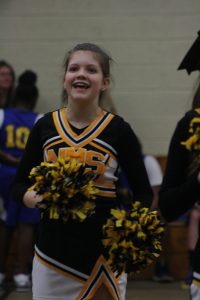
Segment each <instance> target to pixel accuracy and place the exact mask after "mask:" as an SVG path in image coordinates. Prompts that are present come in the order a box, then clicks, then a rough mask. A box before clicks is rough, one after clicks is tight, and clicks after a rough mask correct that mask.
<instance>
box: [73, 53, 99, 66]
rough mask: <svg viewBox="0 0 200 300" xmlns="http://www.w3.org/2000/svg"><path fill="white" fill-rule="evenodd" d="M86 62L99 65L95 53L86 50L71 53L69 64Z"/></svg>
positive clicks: (97, 56)
mask: <svg viewBox="0 0 200 300" xmlns="http://www.w3.org/2000/svg"><path fill="white" fill-rule="evenodd" d="M80 63H88V64H94V65H99V66H100V58H99V55H98V54H97V53H94V52H92V51H88V50H79V51H76V52H74V53H72V55H71V57H70V59H69V64H80Z"/></svg>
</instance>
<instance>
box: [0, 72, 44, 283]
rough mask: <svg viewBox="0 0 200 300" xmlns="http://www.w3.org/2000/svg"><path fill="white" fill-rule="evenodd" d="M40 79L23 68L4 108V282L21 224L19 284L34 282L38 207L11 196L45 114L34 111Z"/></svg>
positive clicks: (0, 189)
mask: <svg viewBox="0 0 200 300" xmlns="http://www.w3.org/2000/svg"><path fill="white" fill-rule="evenodd" d="M36 80H37V75H36V74H35V73H34V72H33V71H29V70H27V71H25V72H23V73H22V74H21V75H20V76H19V80H18V85H17V87H16V89H15V92H14V98H13V104H12V107H10V108H4V109H0V182H1V185H0V195H1V197H2V199H3V204H4V213H3V214H2V215H1V223H2V228H1V243H0V284H2V283H3V281H4V279H5V272H6V258H7V255H8V250H9V246H10V243H11V240H12V233H13V230H14V228H16V227H17V233H18V236H17V245H16V246H17V249H16V252H17V266H16V270H15V275H14V282H15V284H16V286H17V287H25V286H28V285H30V276H29V274H28V272H30V270H29V265H30V255H32V251H33V237H34V229H35V225H36V224H38V222H39V219H40V213H39V210H38V209H34V210H31V209H28V208H26V207H24V206H23V205H22V204H20V203H17V202H15V201H14V200H13V199H11V197H10V188H11V184H12V181H13V179H14V176H15V174H16V168H17V166H18V165H19V162H20V159H21V157H22V155H23V152H24V148H25V146H26V142H27V139H28V136H29V133H30V131H31V129H32V127H33V125H34V124H35V122H36V121H37V120H38V119H39V118H40V117H41V115H40V114H38V113H36V112H34V111H33V110H34V109H35V106H36V103H37V100H38V96H39V92H38V89H37V87H36ZM30 253H31V254H30Z"/></svg>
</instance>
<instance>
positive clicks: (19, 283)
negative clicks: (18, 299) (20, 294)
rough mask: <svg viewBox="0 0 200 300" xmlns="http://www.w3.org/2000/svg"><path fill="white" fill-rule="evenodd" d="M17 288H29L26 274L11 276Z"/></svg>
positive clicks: (29, 284)
mask: <svg viewBox="0 0 200 300" xmlns="http://www.w3.org/2000/svg"><path fill="white" fill-rule="evenodd" d="M13 279H14V282H15V285H16V287H17V288H29V287H30V286H31V281H30V277H29V275H27V274H17V275H14V276H13Z"/></svg>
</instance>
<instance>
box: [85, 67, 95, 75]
mask: <svg viewBox="0 0 200 300" xmlns="http://www.w3.org/2000/svg"><path fill="white" fill-rule="evenodd" d="M87 70H88V72H90V73H92V74H94V73H97V72H98V71H97V69H96V68H95V67H94V66H88V67H87Z"/></svg>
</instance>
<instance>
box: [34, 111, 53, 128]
mask: <svg viewBox="0 0 200 300" xmlns="http://www.w3.org/2000/svg"><path fill="white" fill-rule="evenodd" d="M52 122H53V112H47V113H44V114H37V115H36V119H35V127H43V126H48V125H49V124H50V123H52Z"/></svg>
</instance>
